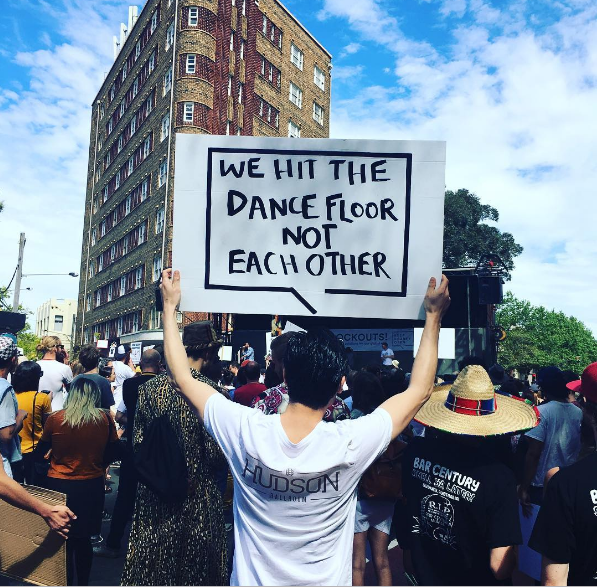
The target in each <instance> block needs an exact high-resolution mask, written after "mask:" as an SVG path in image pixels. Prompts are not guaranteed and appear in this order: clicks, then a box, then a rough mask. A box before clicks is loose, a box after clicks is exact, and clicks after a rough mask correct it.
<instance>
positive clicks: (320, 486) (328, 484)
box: [242, 453, 340, 503]
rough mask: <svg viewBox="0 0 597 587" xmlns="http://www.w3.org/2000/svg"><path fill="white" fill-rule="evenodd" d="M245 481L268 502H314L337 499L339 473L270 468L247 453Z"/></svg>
mask: <svg viewBox="0 0 597 587" xmlns="http://www.w3.org/2000/svg"><path fill="white" fill-rule="evenodd" d="M242 478H243V481H244V482H245V483H246V484H247V485H248V486H249V487H252V488H253V489H255V491H258V492H259V493H261V494H262V495H265V496H267V497H268V498H269V499H273V500H279V501H296V502H304V503H306V502H307V500H308V499H309V500H312V499H325V498H332V497H337V496H338V495H339V493H340V492H339V488H340V471H339V470H329V471H324V472H321V473H300V472H298V471H294V470H293V469H291V468H288V469H285V470H284V471H276V470H275V469H270V468H269V467H268V466H267V465H265V464H263V463H262V462H261V461H260V460H259V459H257V458H255V457H253V456H251V455H250V454H248V453H246V458H245V467H244V469H243V471H242Z"/></svg>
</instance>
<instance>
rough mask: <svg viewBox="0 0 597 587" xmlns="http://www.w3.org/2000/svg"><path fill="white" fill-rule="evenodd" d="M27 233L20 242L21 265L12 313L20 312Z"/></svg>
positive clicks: (18, 268) (18, 266)
mask: <svg viewBox="0 0 597 587" xmlns="http://www.w3.org/2000/svg"><path fill="white" fill-rule="evenodd" d="M26 242H27V240H26V239H25V233H24V232H22V233H21V238H20V240H19V264H18V265H17V276H16V279H15V293H14V297H13V301H12V311H13V312H18V311H19V294H20V293H21V277H22V276H23V255H24V253H25V243H26Z"/></svg>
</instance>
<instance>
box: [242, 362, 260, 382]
mask: <svg viewBox="0 0 597 587" xmlns="http://www.w3.org/2000/svg"><path fill="white" fill-rule="evenodd" d="M243 368H244V370H245V376H246V378H247V381H257V380H258V379H259V377H260V375H261V367H260V366H259V363H257V361H249V362H248V363H247V364H246V365H245V366H244V367H243Z"/></svg>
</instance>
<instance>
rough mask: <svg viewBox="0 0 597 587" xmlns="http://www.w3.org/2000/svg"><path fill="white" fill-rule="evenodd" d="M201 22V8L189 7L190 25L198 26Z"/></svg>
mask: <svg viewBox="0 0 597 587" xmlns="http://www.w3.org/2000/svg"><path fill="white" fill-rule="evenodd" d="M198 23H199V8H197V6H190V7H189V26H197V24H198Z"/></svg>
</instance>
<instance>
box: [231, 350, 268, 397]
mask: <svg viewBox="0 0 597 587" xmlns="http://www.w3.org/2000/svg"><path fill="white" fill-rule="evenodd" d="M243 369H244V371H245V377H246V378H247V383H245V385H241V386H240V387H238V388H237V389H235V390H234V401H235V402H236V403H238V404H242V405H243V406H251V403H252V402H253V399H255V398H256V397H257V396H258V395H259V394H260V393H262V392H264V391H265V390H266V389H267V388H266V387H265V385H263V383H259V376H260V375H261V368H260V367H259V363H257V362H255V361H249V362H248V363H247V364H246V365H245V366H244V367H243Z"/></svg>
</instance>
